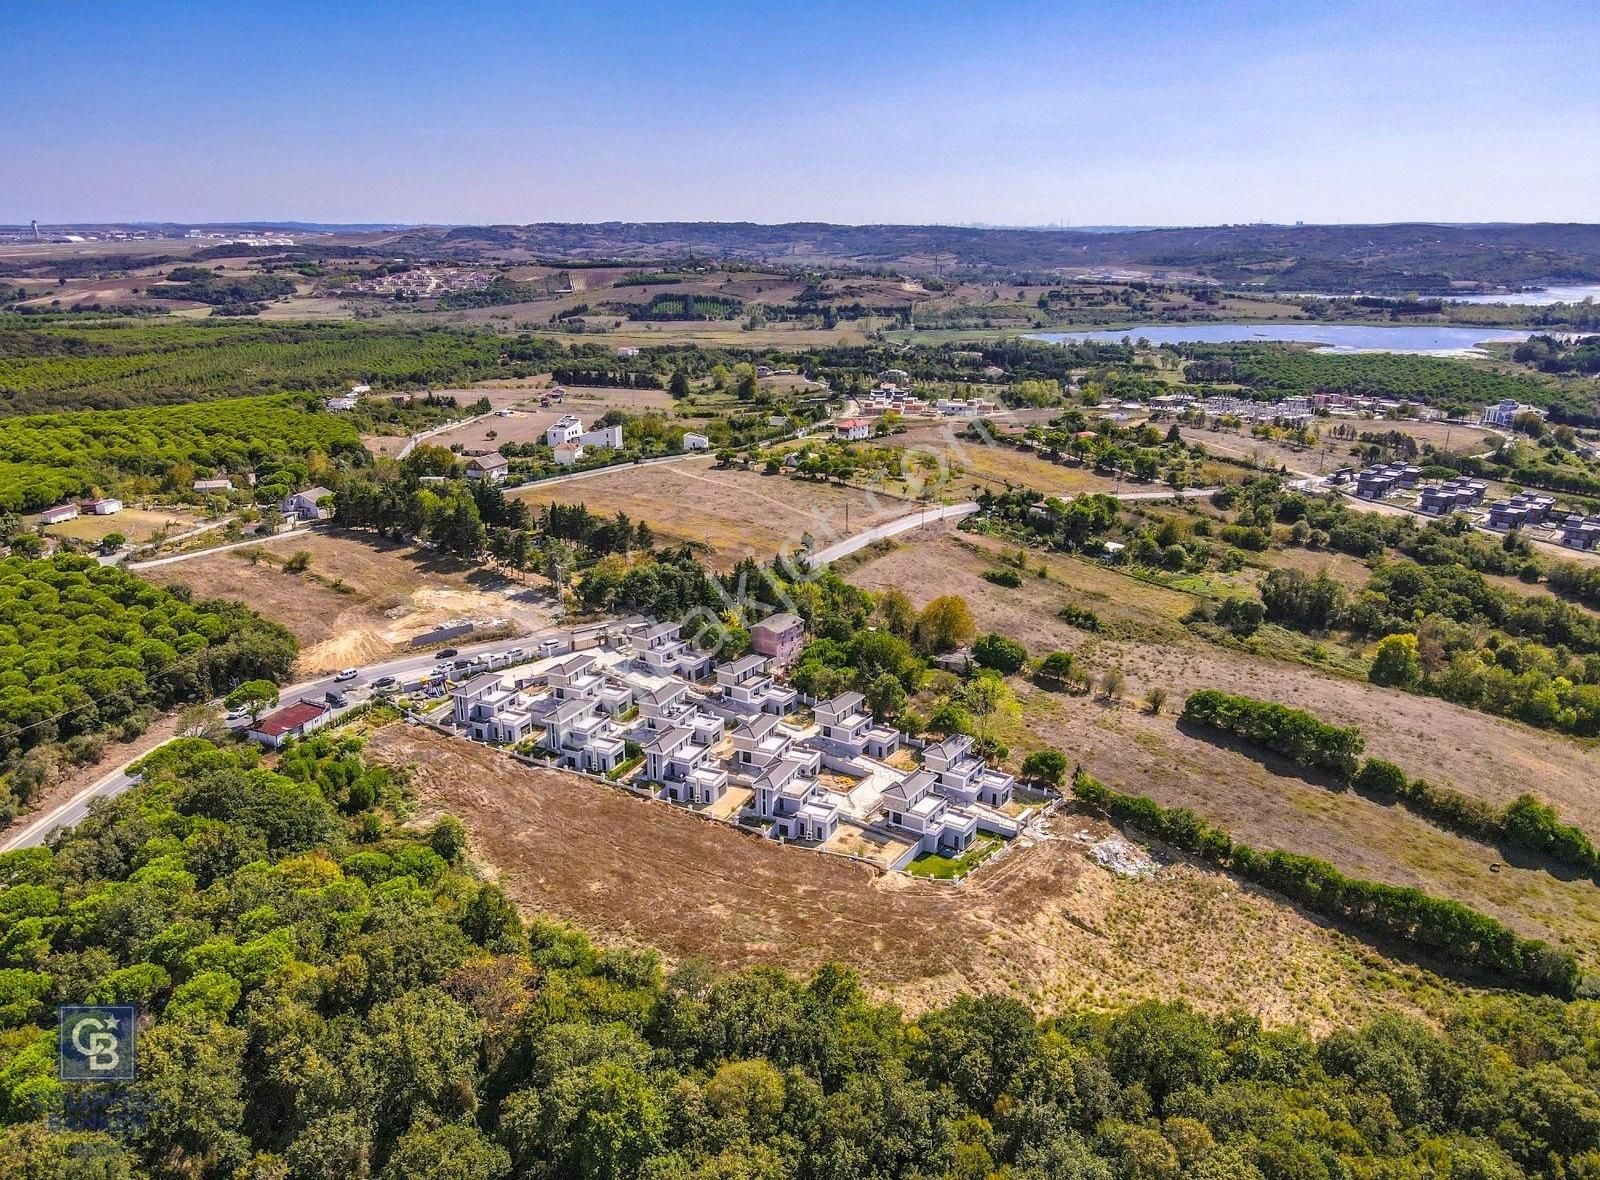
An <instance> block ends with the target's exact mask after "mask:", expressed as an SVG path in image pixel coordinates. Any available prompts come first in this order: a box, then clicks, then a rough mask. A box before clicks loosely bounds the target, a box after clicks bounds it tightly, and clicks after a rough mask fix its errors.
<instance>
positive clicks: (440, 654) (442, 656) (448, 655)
mask: <svg viewBox="0 0 1600 1180" xmlns="http://www.w3.org/2000/svg"><path fill="white" fill-rule="evenodd" d="M460 654H461V653H460V652H459V651H457V650H456V649H455V648H453V647H447V648H445V649H444V650H443V651H436V652H434V653H433V658H434V659H436V660H453V659H455V658H456V656H458V655H460Z"/></svg>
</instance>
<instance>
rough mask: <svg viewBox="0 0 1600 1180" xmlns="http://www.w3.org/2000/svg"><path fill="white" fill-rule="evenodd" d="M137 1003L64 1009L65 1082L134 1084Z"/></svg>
mask: <svg viewBox="0 0 1600 1180" xmlns="http://www.w3.org/2000/svg"><path fill="white" fill-rule="evenodd" d="M138 1020H139V1009H138V1007H137V1006H136V1005H134V1004H67V1005H64V1006H63V1007H62V1008H61V1039H60V1042H59V1044H60V1049H61V1079H62V1081H67V1082H131V1081H132V1080H133V1078H134V1076H135V1075H134V1059H133V1047H134V1031H135V1028H136V1026H137V1024H138Z"/></svg>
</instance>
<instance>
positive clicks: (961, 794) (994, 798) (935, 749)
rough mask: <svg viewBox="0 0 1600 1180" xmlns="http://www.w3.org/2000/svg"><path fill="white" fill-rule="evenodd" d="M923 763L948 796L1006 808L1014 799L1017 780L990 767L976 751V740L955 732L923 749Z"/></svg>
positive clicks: (963, 800) (960, 800)
mask: <svg viewBox="0 0 1600 1180" xmlns="http://www.w3.org/2000/svg"><path fill="white" fill-rule="evenodd" d="M922 766H923V769H924V770H927V771H929V772H931V773H932V774H933V776H934V778H935V779H937V780H938V788H939V791H940V793H941V794H943V795H944V796H945V797H946V798H948V799H951V800H953V801H955V802H957V803H961V804H964V805H967V806H971V805H972V804H973V803H984V804H987V805H988V806H990V807H1004V806H1006V805H1007V804H1008V803H1010V802H1011V797H1012V794H1013V791H1014V789H1015V787H1016V780H1015V779H1014V778H1012V776H1011V775H1009V774H1007V773H1005V771H1003V770H990V769H989V767H988V766H987V765H985V763H984V762H983V760H982V759H981V758H978V757H976V756H975V755H974V754H973V753H972V739H971V738H970V737H968V736H967V735H966V734H955V735H954V736H952V737H947V738H945V740H944V741H942V742H940V743H938V744H937V745H933V746H929V747H928V748H927V749H926V750H924V751H923V752H922Z"/></svg>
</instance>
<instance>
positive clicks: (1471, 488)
mask: <svg viewBox="0 0 1600 1180" xmlns="http://www.w3.org/2000/svg"><path fill="white" fill-rule="evenodd" d="M1488 491H1489V485H1488V484H1486V483H1484V482H1483V481H1482V480H1481V479H1466V478H1464V477H1462V478H1457V479H1450V480H1446V481H1445V482H1444V483H1438V484H1427V485H1424V486H1423V487H1422V488H1421V489H1419V491H1418V495H1417V508H1418V509H1419V510H1420V511H1422V512H1424V513H1426V514H1427V515H1428V516H1444V515H1446V514H1448V513H1451V512H1459V511H1460V510H1462V509H1464V508H1473V507H1476V506H1477V505H1479V504H1481V503H1483V497H1484V496H1485V495H1486V494H1487V493H1488Z"/></svg>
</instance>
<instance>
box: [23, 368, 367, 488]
mask: <svg viewBox="0 0 1600 1180" xmlns="http://www.w3.org/2000/svg"><path fill="white" fill-rule="evenodd" d="M304 402H305V399H304V398H303V397H300V396H295V395H283V394H280V395H278V396H276V397H255V398H229V399H227V400H224V401H215V402H205V403H200V404H195V405H183V406H163V407H159V408H155V407H150V408H145V409H136V410H80V411H76V412H73V413H52V414H34V415H29V416H27V417H22V418H3V417H0V511H9V512H29V511H34V510H36V509H39V508H44V507H47V506H48V505H50V504H55V503H58V502H59V501H61V500H62V499H65V498H66V497H69V496H76V495H81V494H82V493H84V492H87V491H89V490H90V489H91V488H101V489H103V490H106V491H111V490H114V489H115V490H121V491H123V492H125V493H126V494H128V495H139V494H146V495H150V494H157V493H166V494H169V495H181V494H186V493H187V492H188V490H189V485H190V483H191V482H192V481H193V480H194V479H196V478H204V477H206V476H209V475H210V474H211V472H212V471H218V470H220V471H225V472H230V473H232V474H234V475H242V474H243V473H245V472H253V473H255V475H256V476H257V482H258V484H261V485H262V486H266V485H269V484H272V483H273V482H274V481H273V478H272V475H273V472H274V470H275V469H277V468H278V467H281V466H285V465H291V464H300V465H304V464H305V463H306V461H307V459H308V457H309V456H311V455H312V454H313V453H316V454H320V455H322V456H323V457H324V458H327V459H330V460H334V461H339V460H343V461H345V462H349V463H355V464H364V463H368V462H370V461H371V456H370V455H368V454H367V451H366V448H365V447H364V446H363V445H362V443H361V436H360V435H359V434H358V433H357V430H356V426H355V424H354V422H352V421H351V420H350V418H348V417H346V416H342V415H338V414H329V413H324V412H321V411H320V409H314V410H312V411H308V410H307V409H306V408H305V405H304Z"/></svg>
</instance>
